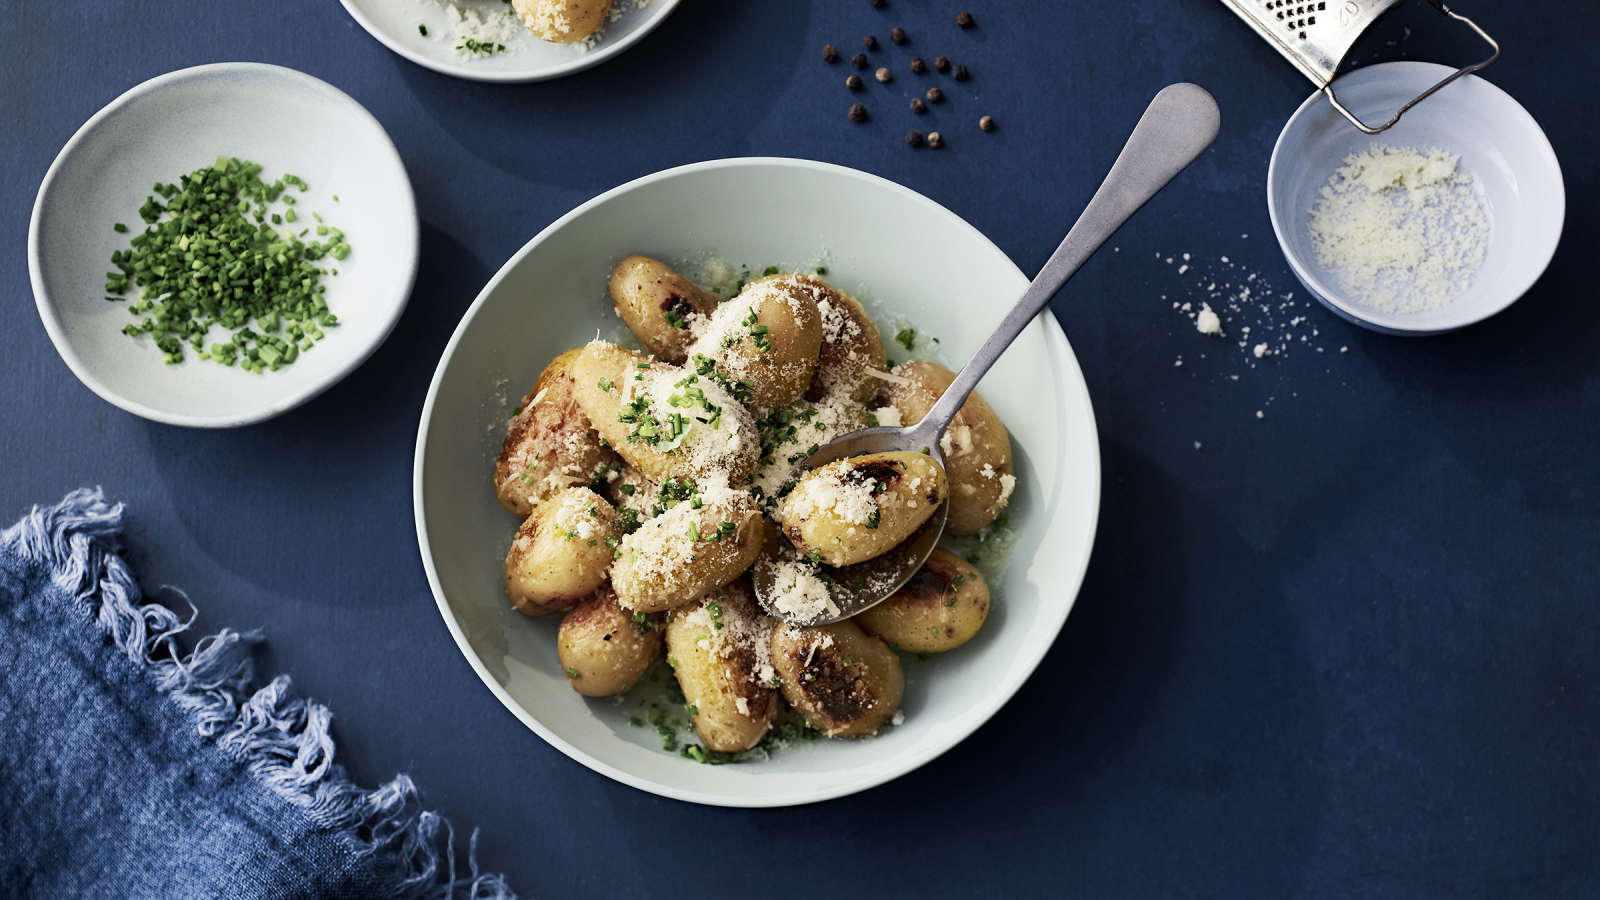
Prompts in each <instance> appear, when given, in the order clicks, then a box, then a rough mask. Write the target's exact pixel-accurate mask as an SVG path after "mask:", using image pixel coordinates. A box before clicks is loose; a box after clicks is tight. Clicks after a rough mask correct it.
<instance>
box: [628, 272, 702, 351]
mask: <svg viewBox="0 0 1600 900" xmlns="http://www.w3.org/2000/svg"><path fill="white" fill-rule="evenodd" d="M611 302H613V303H615V304H616V306H617V315H619V316H621V317H622V321H623V322H624V323H625V324H626V325H627V326H628V330H629V331H632V332H633V335H634V337H637V338H638V339H639V343H641V344H643V345H644V346H645V348H646V349H648V350H649V351H650V352H651V353H654V354H655V355H656V356H658V357H660V358H661V359H664V360H666V361H667V362H671V363H681V362H683V361H684V359H686V358H687V353H686V351H687V349H688V347H689V344H690V343H691V342H693V340H694V335H693V334H692V333H691V332H690V330H689V326H690V325H691V324H693V322H694V320H695V317H697V316H709V315H711V311H712V310H713V309H715V308H716V306H717V297H716V296H715V295H714V294H711V293H710V292H708V291H704V290H701V289H700V287H699V286H698V285H696V284H695V283H694V282H692V281H690V280H689V279H687V278H685V277H683V276H682V275H679V274H678V273H677V272H676V271H674V270H673V268H672V267H671V266H669V265H667V264H666V263H664V262H661V261H659V260H654V259H651V258H650V257H648V256H630V257H628V258H627V259H625V260H623V261H622V262H620V263H617V267H616V268H615V269H614V270H612V272H611Z"/></svg>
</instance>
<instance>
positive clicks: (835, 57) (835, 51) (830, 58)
mask: <svg viewBox="0 0 1600 900" xmlns="http://www.w3.org/2000/svg"><path fill="white" fill-rule="evenodd" d="M822 61H823V62H825V63H836V62H838V61H839V48H838V47H835V46H834V45H832V44H823V45H822Z"/></svg>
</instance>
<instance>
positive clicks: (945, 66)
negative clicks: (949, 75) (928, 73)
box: [933, 56, 950, 72]
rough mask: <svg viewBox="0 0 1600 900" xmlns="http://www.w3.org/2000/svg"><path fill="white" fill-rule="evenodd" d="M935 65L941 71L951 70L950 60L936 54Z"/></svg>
mask: <svg viewBox="0 0 1600 900" xmlns="http://www.w3.org/2000/svg"><path fill="white" fill-rule="evenodd" d="M933 67H934V68H935V69H938V70H939V71H941V72H948V71H950V60H949V59H946V58H945V57H943V56H935V57H934V58H933Z"/></svg>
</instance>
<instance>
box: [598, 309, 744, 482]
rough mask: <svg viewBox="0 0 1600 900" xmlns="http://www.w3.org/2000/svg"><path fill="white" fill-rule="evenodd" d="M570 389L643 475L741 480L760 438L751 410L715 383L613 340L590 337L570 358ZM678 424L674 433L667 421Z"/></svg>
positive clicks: (604, 435) (608, 439)
mask: <svg viewBox="0 0 1600 900" xmlns="http://www.w3.org/2000/svg"><path fill="white" fill-rule="evenodd" d="M572 378H573V396H574V397H575V398H576V399H577V401H578V406H580V407H582V409H583V412H584V414H585V415H587V416H588V417H589V421H590V422H591V423H593V425H594V429H595V431H597V432H599V433H600V437H601V438H603V439H604V440H605V442H606V443H607V444H609V445H611V448H612V449H614V450H616V451H617V453H619V454H621V456H622V458H623V459H625V460H627V461H628V464H629V465H631V466H633V467H634V468H636V469H638V470H639V472H640V473H641V474H643V475H644V476H645V477H646V478H649V479H651V480H653V481H665V480H666V479H668V478H687V479H690V480H694V479H701V478H704V477H706V476H708V475H710V474H711V473H713V472H726V473H727V475H728V481H729V483H730V484H734V485H741V484H743V483H744V482H746V481H748V480H749V478H750V474H751V473H752V472H754V471H755V467H756V461H757V459H758V458H759V457H760V454H761V438H760V435H759V434H758V433H757V431H756V423H755V420H754V419H752V418H751V417H750V413H749V411H747V410H746V409H745V408H744V407H743V406H741V405H740V404H739V402H738V401H737V400H734V399H733V397H732V396H730V395H729V394H728V392H727V391H726V390H724V389H723V388H722V387H721V386H720V385H718V384H716V383H714V382H712V381H711V380H710V379H708V378H701V377H700V376H698V375H696V374H695V373H694V372H690V371H688V370H686V369H682V368H679V367H677V366H673V365H669V364H667V363H663V362H655V363H652V362H650V361H649V360H648V359H646V358H645V357H644V356H642V355H641V354H638V353H634V352H633V351H631V350H624V349H623V348H621V347H618V346H617V345H616V344H609V343H606V342H605V341H593V342H591V343H590V344H589V345H588V346H586V347H584V348H583V351H582V352H581V353H579V354H578V356H577V357H576V358H575V359H574V360H573V362H572ZM674 422H676V423H678V424H679V425H681V428H682V431H681V433H678V434H676V435H674V434H673V431H674V428H675V427H676V426H674V425H673V424H672V423H674Z"/></svg>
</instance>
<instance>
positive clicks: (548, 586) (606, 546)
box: [506, 487, 622, 616]
mask: <svg viewBox="0 0 1600 900" xmlns="http://www.w3.org/2000/svg"><path fill="white" fill-rule="evenodd" d="M621 537H622V531H621V529H619V528H618V527H617V512H616V510H614V509H612V508H611V504H610V503H607V502H606V499H605V498H604V497H602V496H600V495H599V494H596V493H595V492H594V491H591V490H589V489H588V488H586V487H571V488H566V489H564V490H561V491H557V492H556V493H555V494H552V495H551V496H550V497H549V498H548V499H546V500H545V501H544V502H542V503H540V504H539V505H538V506H536V507H534V509H533V512H532V514H530V515H529V516H528V518H527V520H526V521H524V522H523V523H522V527H521V528H518V529H517V536H516V537H515V538H512V540H511V551H510V552H509V553H507V554H506V594H507V595H509V596H510V597H511V605H512V606H514V607H516V609H517V611H518V612H521V613H526V614H527V615H530V616H542V615H546V614H549V613H553V612H560V611H562V610H564V609H568V608H569V607H571V606H572V605H573V604H574V603H576V602H578V601H579V600H580V599H582V598H584V597H586V596H588V595H589V594H591V593H593V592H594V591H595V589H596V588H598V587H600V585H601V583H602V582H604V581H605V580H606V571H607V570H608V569H609V568H610V567H611V560H612V557H613V555H614V550H613V547H612V546H611V545H612V544H613V543H615V542H616V541H618V540H619V539H620V538H621Z"/></svg>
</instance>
